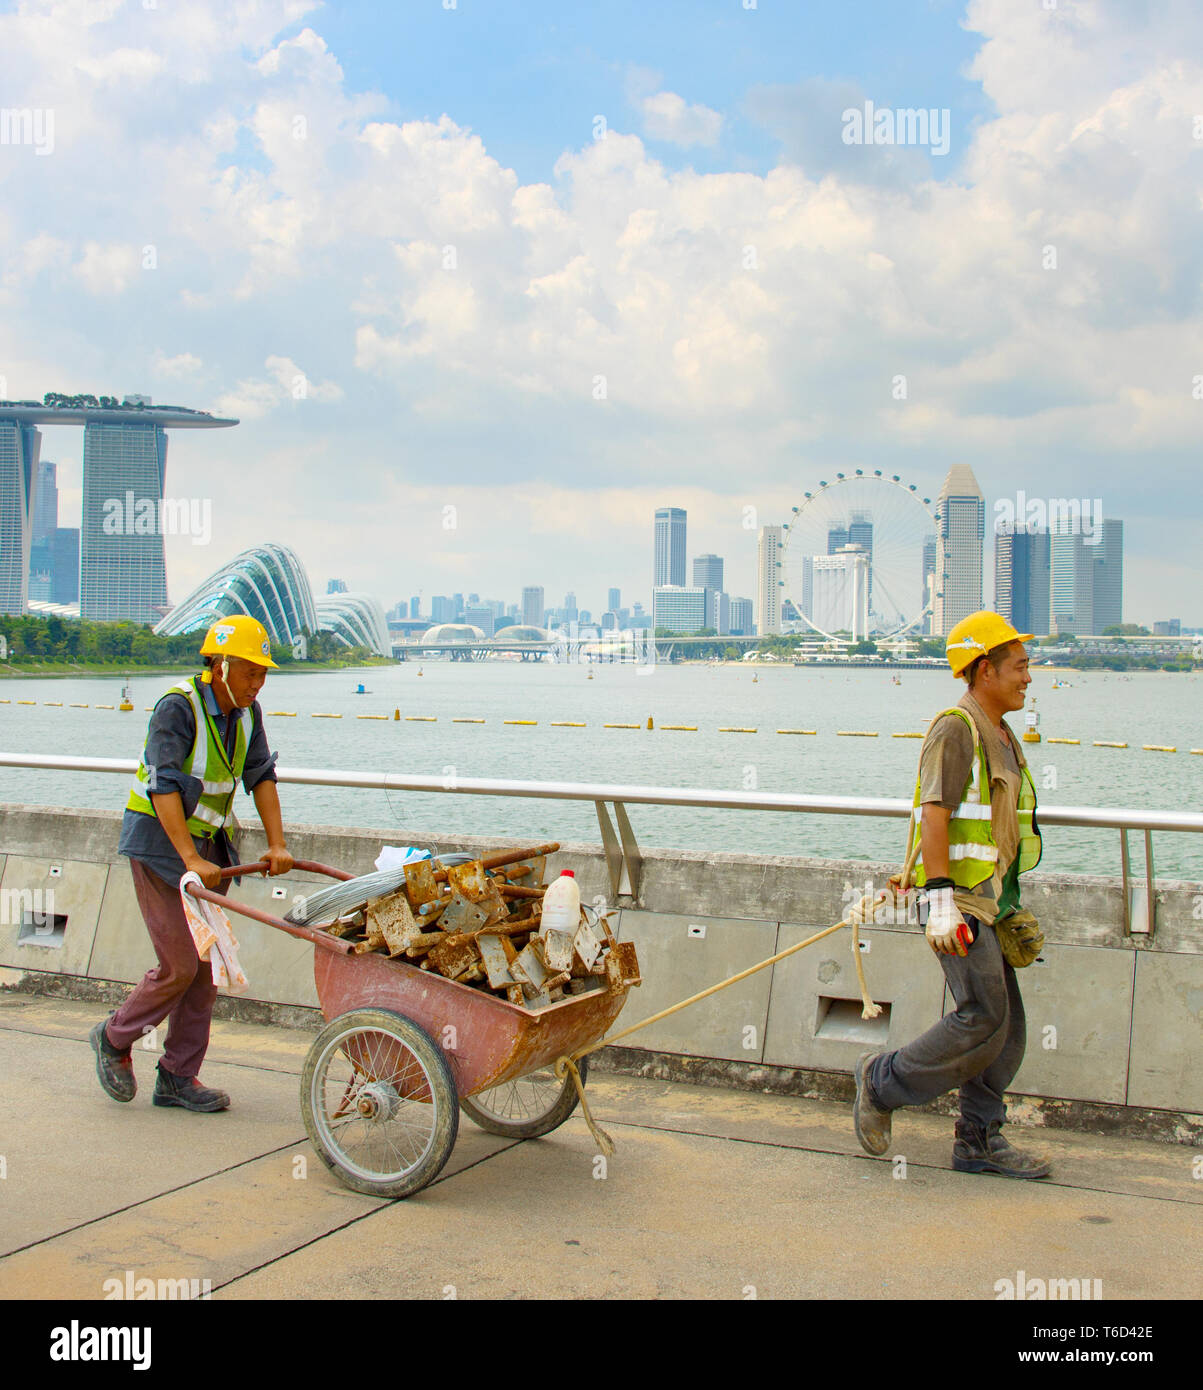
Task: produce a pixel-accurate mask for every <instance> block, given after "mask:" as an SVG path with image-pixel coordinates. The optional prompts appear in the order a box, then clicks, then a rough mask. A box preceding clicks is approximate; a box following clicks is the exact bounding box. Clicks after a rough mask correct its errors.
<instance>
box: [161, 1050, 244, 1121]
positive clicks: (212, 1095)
mask: <svg viewBox="0 0 1203 1390" xmlns="http://www.w3.org/2000/svg"><path fill="white" fill-rule="evenodd" d="M151 1100H152V1103H153V1104H155V1105H180V1106H183V1108H184V1109H185V1110H203V1111H206V1112H208V1111H212V1110H227V1109H228V1108H229V1105H230V1098H229V1096H228V1095H226V1093H225V1092H224V1091H214V1090H211V1089H210V1088H209V1087H208V1086H202V1085H201V1084H200V1082H199V1081H198V1080H197V1079H196V1077H195V1076H176V1075H175V1073H174V1072H170V1071H168V1070H167V1069H166V1067H164V1066H163V1064H162V1062H160V1063H159V1065H158V1075H157V1076H156V1078H155V1093H154V1095H153V1097H152V1098H151Z"/></svg>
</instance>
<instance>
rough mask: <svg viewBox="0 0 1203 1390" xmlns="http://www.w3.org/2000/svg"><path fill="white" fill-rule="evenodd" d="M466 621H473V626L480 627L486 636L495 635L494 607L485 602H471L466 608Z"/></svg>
mask: <svg viewBox="0 0 1203 1390" xmlns="http://www.w3.org/2000/svg"><path fill="white" fill-rule="evenodd" d="M464 622H466V623H471V624H472V626H473V627H478V628H480V630H481V632H483V633H484V635H485V636H486V637H492V635H493V631H494V628H493V622H494V614H493V610H492V608H490V607H488V606H486V605H485V604H483V603H476V604H471V603H470V604H469V605H468V607H467V608H465V609H464Z"/></svg>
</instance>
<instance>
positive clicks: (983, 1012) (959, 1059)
mask: <svg viewBox="0 0 1203 1390" xmlns="http://www.w3.org/2000/svg"><path fill="white" fill-rule="evenodd" d="M965 920H966V921H967V922H968V923H969V925H970V926H971V927H972V928H973V929H974V931H975V932H976V937H977V939H976V940H975V941H974V943H973V945H972V946H970V948H969V954H968V955H966V956H944V955H942V956H941V957H940V964H941V966H942V967H943V968H944V977H945V979H947V981H948V987H949V989H950V990H951V991H952V997H953V999H954V1000H955V1002H956V1011H955V1012H954V1013H950V1014H945V1016H944V1017H943V1018H942V1019H940V1021H939V1022H938V1023H935V1024H933V1025H932V1026H931V1027H930V1028H929V1029H928V1030H927V1032H926V1033H923V1034H921V1035H920V1036H919V1037H917V1038H916V1039H915V1041H914V1042H912V1043H908V1044H907V1045H906V1047H903V1048H900V1049H899V1050H898V1051H897V1052H886V1053H883V1054H882V1055H881V1056H880V1057H878V1058H876V1059H875V1060H874V1062H873V1063H872V1065H871V1066H870V1068H869V1085H870V1086H871V1088H872V1091H873V1096H874V1098H875V1099H876V1101H877V1104H878V1105H879V1106H881V1107H882V1109H885V1110H897V1109H898V1108H899V1107H900V1106H903V1105H922V1104H924V1102H926V1101H929V1100H934V1099H935V1098H936V1097H937V1096H942V1095H943V1094H944V1093H945V1092H946V1091H951V1090H952V1089H953V1088H954V1087H959V1088H960V1101H961V1118H962V1120H965V1121H968V1122H969V1123H970V1124H973V1125H976V1126H978V1127H979V1128H981V1129H987V1128H989V1126H990V1125H991V1124H1000V1125H1001V1124H1002V1123H1003V1122H1004V1121H1005V1120H1006V1118H1007V1107H1006V1105H1005V1104H1004V1102H1003V1092H1004V1091H1005V1090H1006V1089H1007V1087H1008V1086H1009V1085H1010V1084H1011V1081H1012V1080H1013V1079H1014V1076H1015V1073H1016V1072H1017V1071H1018V1070H1019V1067H1020V1064H1021V1063H1022V1061H1023V1053H1024V1048H1025V1047H1026V1045H1027V1020H1026V1018H1025V1016H1024V1012H1023V1000H1022V998H1021V997H1020V994H1019V983H1018V981H1017V980H1016V979H1015V971H1014V969H1013V968H1012V967H1011V966H1010V965H1008V964H1007V962H1006V961H1005V960H1004V959H1003V955H1002V951H1001V950H1000V949H999V945H998V937H997V936H995V934H994V928H993V927H991V926H988V925H987V924H986V923H984V922H979V921H978V920H977V918H975V917H966V919H965Z"/></svg>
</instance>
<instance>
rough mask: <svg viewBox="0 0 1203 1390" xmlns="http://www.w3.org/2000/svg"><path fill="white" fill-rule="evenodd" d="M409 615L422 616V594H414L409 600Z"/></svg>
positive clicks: (413, 616) (412, 616)
mask: <svg viewBox="0 0 1203 1390" xmlns="http://www.w3.org/2000/svg"><path fill="white" fill-rule="evenodd" d="M409 616H410V617H411V618H420V617H421V616H422V598H421V595H420V594H414V595H413V597H412V598H411V599H410V601H409Z"/></svg>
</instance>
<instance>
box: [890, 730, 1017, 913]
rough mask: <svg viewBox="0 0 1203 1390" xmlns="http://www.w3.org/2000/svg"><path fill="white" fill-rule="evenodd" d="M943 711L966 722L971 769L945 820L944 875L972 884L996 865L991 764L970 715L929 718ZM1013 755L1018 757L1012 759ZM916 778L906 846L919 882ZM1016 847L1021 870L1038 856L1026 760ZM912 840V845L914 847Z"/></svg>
mask: <svg viewBox="0 0 1203 1390" xmlns="http://www.w3.org/2000/svg"><path fill="white" fill-rule="evenodd" d="M946 714H955V715H958V716H959V717H960V718H961V719H963V720H964V721H965V723H966V724H968V725H969V732H970V734H971V735H972V737H973V752H974V759H973V762H974V771H973V775H972V777H971V778H970V782H969V786H968V787H967V788H966V790H965V795H964V799H963V800H962V801H961V802H960V804H959V805H958V806H957V808H956V809H955V810H954V811H953V812H952V815H951V816H950V817H949V820H948V877H949V878H951V879H952V881H953V883H954V884H955V885H956V886H957V887H958V888H963V889H965V890H966V891H968V890H969V889H972V888H976V887H977V885H978V884H979V883H984V882H985V881H986V880H987V879H988V878H990V877H991V876H992V875H993V874H994V871H995V868H996V867H997V865H998V846H997V845H996V844H995V843H994V830H993V826H992V823H991V818H992V815H993V812H992V809H991V805H990V767H989V763H988V762H987V760H986V750H985V748H983V747H982V742H981V737H980V735H979V734H978V730H977V725H976V724H975V723H974V721H973V717H972V715H970V714H968V713H967V712H966V711H965V710H963V709H960V708H953V709H946V710H942V711H941V712H940V713H939V714H937V715H936V717H935V719H933V720H932V724H933V725H934V724H935V722H936V720H937V719H942V718H943V717H944V715H946ZM1016 761H1018V759H1017V760H1016ZM919 794H920V779H919V776H918V775H916V777H915V798H914V803H913V805H914V817H915V820H914V831H913V833H912V837H911V848H912V849H913V850H915V853H916V858H915V867H914V872H913V875H912V877H913V880H914V882H915V883H916V884H917V885H919V886H920V887H922V885H923V884H924V883H926V882H927V871H926V869H925V868H924V867H923V848H922V821H923V806H922V804H921V803H920V801H919ZM1018 801H1019V804H1018V816H1019V851H1018V855H1017V859H1018V871H1019V872H1020V873H1021V874H1022V873H1026V872H1027V871H1028V870H1029V869H1032V868H1035V866H1036V865H1037V864H1038V863H1039V862H1040V852H1041V848H1042V846H1041V841H1040V832H1039V831H1038V830H1037V829H1036V814H1035V813H1036V786H1035V783H1034V782H1033V781H1032V777H1031V773H1029V771H1028V769H1027V765H1026V763H1025V764H1023V765H1022V766H1021V767H1020V769H1019V798H1018ZM916 846H917V848H916Z"/></svg>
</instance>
